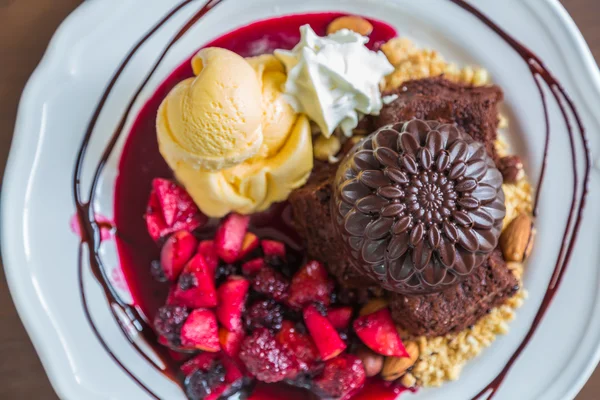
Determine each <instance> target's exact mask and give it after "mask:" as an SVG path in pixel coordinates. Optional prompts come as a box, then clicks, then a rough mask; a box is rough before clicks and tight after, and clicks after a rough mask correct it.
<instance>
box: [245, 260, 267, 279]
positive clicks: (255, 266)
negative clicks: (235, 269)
mask: <svg viewBox="0 0 600 400" xmlns="http://www.w3.org/2000/svg"><path fill="white" fill-rule="evenodd" d="M266 265H267V264H266V263H265V260H264V259H262V258H255V259H253V260H250V261H246V262H245V263H243V264H242V273H243V274H244V275H246V276H253V275H255V274H257V273H258V271H260V270H261V269H263V267H265V266H266Z"/></svg>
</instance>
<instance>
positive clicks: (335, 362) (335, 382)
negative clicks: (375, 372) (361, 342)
mask: <svg viewBox="0 0 600 400" xmlns="http://www.w3.org/2000/svg"><path fill="white" fill-rule="evenodd" d="M365 380H366V374H365V369H364V367H363V364H362V361H360V359H359V358H358V357H356V356H354V355H352V354H342V355H340V356H339V357H336V358H334V359H332V360H329V361H327V362H326V363H325V368H324V369H323V372H322V373H321V375H320V376H318V377H317V378H315V379H314V381H313V383H314V385H315V387H316V388H317V389H319V390H320V391H321V392H322V393H323V394H324V395H325V396H324V397H328V398H336V399H339V398H348V397H349V396H348V395H350V394H352V393H353V392H356V391H357V390H358V389H360V388H361V387H362V386H363V385H364V383H365ZM347 396H348V397H347Z"/></svg>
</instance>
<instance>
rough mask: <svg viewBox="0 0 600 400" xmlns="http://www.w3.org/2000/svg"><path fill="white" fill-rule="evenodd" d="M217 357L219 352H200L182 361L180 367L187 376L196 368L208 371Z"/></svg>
mask: <svg viewBox="0 0 600 400" xmlns="http://www.w3.org/2000/svg"><path fill="white" fill-rule="evenodd" d="M218 358H219V353H200V354H198V355H197V356H196V357H194V358H192V359H191V360H189V361H187V362H186V363H184V364H183V365H182V366H181V367H180V369H181V372H183V374H184V375H185V376H189V375H191V374H193V373H194V372H196V371H197V370H201V371H208V370H209V369H210V368H211V367H212V365H213V363H214V362H215V361H216V360H217V359H218Z"/></svg>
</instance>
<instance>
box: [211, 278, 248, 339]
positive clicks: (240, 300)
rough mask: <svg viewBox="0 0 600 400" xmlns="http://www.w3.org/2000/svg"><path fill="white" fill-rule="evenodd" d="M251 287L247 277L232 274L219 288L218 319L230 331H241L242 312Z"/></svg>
mask: <svg viewBox="0 0 600 400" xmlns="http://www.w3.org/2000/svg"><path fill="white" fill-rule="evenodd" d="M249 288H250V282H248V281H247V280H246V279H244V278H242V277H241V276H230V277H229V278H228V279H227V281H226V282H225V283H223V284H222V285H221V286H220V287H219V289H218V290H217V298H218V302H219V305H218V307H217V312H216V313H217V319H218V320H219V322H220V323H221V325H223V326H224V327H225V328H227V329H228V330H230V331H239V330H240V329H241V328H242V312H243V311H244V305H245V303H246V295H247V294H248V289H249Z"/></svg>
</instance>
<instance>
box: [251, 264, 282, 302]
mask: <svg viewBox="0 0 600 400" xmlns="http://www.w3.org/2000/svg"><path fill="white" fill-rule="evenodd" d="M289 286H290V283H289V282H288V280H287V279H286V277H285V276H283V275H282V274H281V273H279V272H277V271H275V270H274V269H273V268H269V267H267V268H263V269H261V270H260V271H258V273H257V274H256V275H255V276H254V278H253V279H252V288H253V289H254V290H255V291H257V292H258V293H262V294H264V295H266V296H269V297H271V298H273V299H275V300H277V301H282V300H285V299H286V298H287V296H288V287H289Z"/></svg>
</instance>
